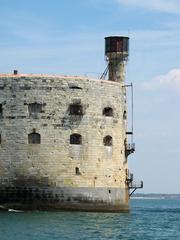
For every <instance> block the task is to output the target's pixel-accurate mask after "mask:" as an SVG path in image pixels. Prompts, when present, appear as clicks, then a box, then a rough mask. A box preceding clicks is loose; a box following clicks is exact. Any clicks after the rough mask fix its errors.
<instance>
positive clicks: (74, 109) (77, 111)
mask: <svg viewBox="0 0 180 240" xmlns="http://www.w3.org/2000/svg"><path fill="white" fill-rule="evenodd" d="M69 114H70V115H79V116H82V115H83V107H82V105H80V104H71V105H70V106H69Z"/></svg>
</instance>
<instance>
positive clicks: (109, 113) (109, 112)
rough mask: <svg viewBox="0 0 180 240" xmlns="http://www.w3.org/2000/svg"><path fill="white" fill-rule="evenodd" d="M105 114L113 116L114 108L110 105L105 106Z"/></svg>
mask: <svg viewBox="0 0 180 240" xmlns="http://www.w3.org/2000/svg"><path fill="white" fill-rule="evenodd" d="M103 115H104V116H106V117H113V109H112V108H110V107H105V108H104V109H103Z"/></svg>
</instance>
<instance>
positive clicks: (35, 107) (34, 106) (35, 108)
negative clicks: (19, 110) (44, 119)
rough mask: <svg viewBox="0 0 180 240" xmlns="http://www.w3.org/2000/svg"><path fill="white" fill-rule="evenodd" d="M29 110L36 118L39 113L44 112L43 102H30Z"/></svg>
mask: <svg viewBox="0 0 180 240" xmlns="http://www.w3.org/2000/svg"><path fill="white" fill-rule="evenodd" d="M28 112H29V114H30V116H32V117H34V118H36V117H37V116H38V113H41V112H42V104H40V103H36V102H35V103H30V104H28Z"/></svg>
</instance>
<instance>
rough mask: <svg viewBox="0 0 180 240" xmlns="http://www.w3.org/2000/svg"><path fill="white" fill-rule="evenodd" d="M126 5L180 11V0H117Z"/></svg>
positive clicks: (169, 11)
mask: <svg viewBox="0 0 180 240" xmlns="http://www.w3.org/2000/svg"><path fill="white" fill-rule="evenodd" d="M116 1H117V2H118V3H120V4H122V5H126V6H135V7H140V8H144V9H150V10H156V11H161V12H167V13H180V1H179V0H149V1H147V0H116Z"/></svg>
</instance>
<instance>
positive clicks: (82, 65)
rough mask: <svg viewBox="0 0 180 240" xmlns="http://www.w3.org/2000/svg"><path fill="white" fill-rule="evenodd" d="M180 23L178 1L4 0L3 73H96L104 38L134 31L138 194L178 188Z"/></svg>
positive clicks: (0, 30)
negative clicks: (141, 185) (139, 187)
mask: <svg viewBox="0 0 180 240" xmlns="http://www.w3.org/2000/svg"><path fill="white" fill-rule="evenodd" d="M179 26H180V1H179V0H151V1H147V0H31V1H24V0H13V1H12V0H0V56H1V57H0V72H1V73H12V72H13V70H14V69H18V71H19V72H20V73H46V74H66V75H82V76H84V75H88V76H93V77H98V76H99V75H100V73H102V72H103V71H104V69H105V67H106V62H105V58H104V37H106V36H111V35H120V36H121V35H123V36H128V37H130V56H129V61H128V63H127V68H126V83H130V82H133V86H134V141H135V144H136V151H135V153H134V154H131V156H130V157H129V168H130V171H131V172H132V173H134V178H135V179H136V180H143V181H144V189H143V190H140V191H139V192H143V193H180V187H179V184H180V107H179V103H180V61H179V59H180V29H179Z"/></svg>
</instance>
